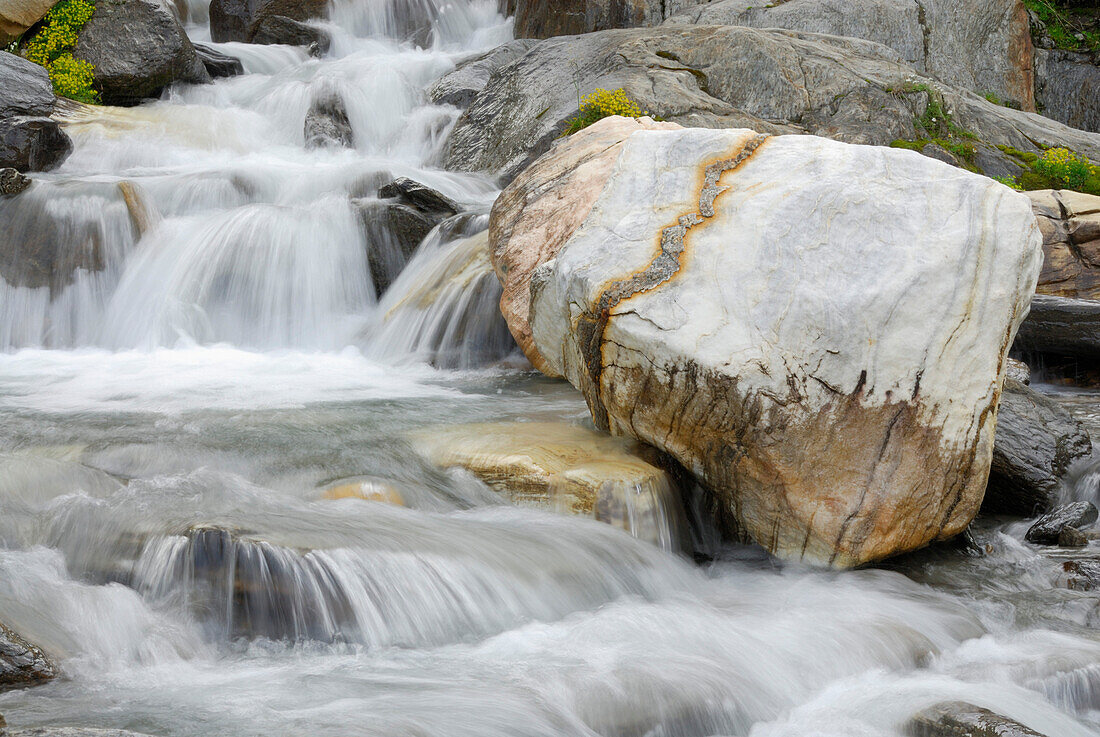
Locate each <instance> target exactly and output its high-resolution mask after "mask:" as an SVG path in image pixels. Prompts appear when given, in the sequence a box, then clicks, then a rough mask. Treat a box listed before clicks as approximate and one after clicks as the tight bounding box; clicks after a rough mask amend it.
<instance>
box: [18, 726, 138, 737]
mask: <svg viewBox="0 0 1100 737" xmlns="http://www.w3.org/2000/svg"><path fill="white" fill-rule="evenodd" d="M4 737H150V735H148V734H145V733H144V732H130V731H128V730H125V729H99V728H96V727H32V728H30V729H9V730H8V731H7V732H5V733H4Z"/></svg>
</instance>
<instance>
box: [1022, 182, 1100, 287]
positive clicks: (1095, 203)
mask: <svg viewBox="0 0 1100 737" xmlns="http://www.w3.org/2000/svg"><path fill="white" fill-rule="evenodd" d="M1027 196H1028V197H1030V198H1031V203H1032V209H1033V210H1034V212H1035V217H1036V219H1038V221H1039V230H1040V231H1042V234H1043V255H1044V260H1043V270H1042V271H1041V272H1040V273H1039V286H1038V287H1036V291H1037V292H1038V293H1039V294H1048V295H1051V296H1054V297H1070V298H1073V299H1100V197H1097V196H1096V195H1090V194H1084V193H1082V192H1070V191H1067V190H1051V189H1042V190H1037V191H1034V192H1027Z"/></svg>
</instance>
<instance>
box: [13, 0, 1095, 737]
mask: <svg viewBox="0 0 1100 737" xmlns="http://www.w3.org/2000/svg"><path fill="white" fill-rule="evenodd" d="M181 7H183V9H184V11H185V14H186V17H187V19H188V20H189V22H190V24H191V25H190V28H189V31H190V33H191V34H192V37H193V38H195V39H196V40H200V41H203V40H206V39H208V38H209V33H208V30H207V29H206V28H205V23H206V17H207V9H206V6H205V3H204V2H202V0H192V1H191V2H189V3H184V4H181ZM495 8H496V2H495V0H447V1H446V2H441V1H439V0H386V1H384V2H363V1H361V0H360V1H359V2H351V1H350V0H349V1H347V2H345V1H344V0H341V1H340V2H338V3H337V5H336V6H335V7H334V9H333V12H332V14H331V20H330V21H328V22H325V23H323V24H322V25H323V27H324V28H325V29H326V30H327V31H328V32H329V33H330V34H331V35H332V37H333V44H332V48H331V50H330V52H329V53H328V55H326V56H325V57H324V58H322V59H315V58H312V57H310V56H308V55H307V54H306V53H305V52H304V51H302V50H300V49H296V48H290V47H285V46H251V45H246V44H236V43H226V44H213V45H214V46H215V47H216V48H218V49H219V50H221V51H224V52H225V53H228V54H232V55H235V56H237V57H239V58H241V59H242V62H243V65H244V68H245V70H246V74H244V75H242V76H240V77H236V78H232V79H224V80H219V81H217V82H216V83H214V84H212V85H205V86H196V87H180V88H174V89H172V90H170V91H169V93H168V94H167V95H166V96H165V98H164V99H163V100H161V101H158V102H152V103H148V104H146V105H143V106H141V107H139V108H133V109H126V110H122V109H111V108H101V109H94V110H79V111H73V112H70V113H69V120H70V122H69V125H68V128H69V131H70V133H71V134H72V136H73V138H74V140H75V141H76V151H75V153H74V154H73V156H72V157H71V158H70V159H69V160H68V161H67V162H66V163H65V165H64V166H63V167H61V168H60V169H59V170H57V171H55V172H51V173H49V174H44V175H36V177H35V180H36V181H35V185H34V187H33V188H32V189H30V190H29V191H28V192H27V193H25V194H24V195H22V196H20V197H18V198H14V199H10V200H5V201H2V202H0V222H3V223H4V226H5V235H4V236H3V238H5V239H6V241H7V242H6V243H5V248H6V249H7V251H8V252H11V251H12V249H13V248H15V249H23V251H24V252H25V251H28V250H29V251H31V252H33V253H45V254H46V255H47V256H48V257H49V258H51V259H53V262H54V263H55V264H56V266H57V269H56V270H57V273H54V274H45V275H43V274H34V273H31V274H20V275H18V276H17V277H14V276H12V270H13V269H14V268H15V267H14V265H13V264H12V263H9V262H4V261H2V260H0V270H4V269H7V270H6V271H4V276H5V277H6V279H5V281H3V283H0V348H2V349H3V350H4V351H5V353H3V354H2V355H0V621H3V622H5V623H7V624H8V625H10V626H12V627H14V628H15V629H17V630H18V631H20V632H22V633H23V634H24V635H25V636H26V637H28V638H29V639H32V640H33V641H35V642H37V643H39V644H41V645H42V646H43V647H44V648H46V649H47V650H48V651H49V652H50V653H51V654H53V655H55V656H56V657H57V658H58V659H59V661H60V664H61V668H62V670H63V672H64V678H62V679H60V680H58V681H55V682H53V683H50V684H48V685H45V686H40V687H37V688H34V689H29V690H25V691H15V692H8V693H4V694H2V695H0V712H2V713H3V714H4V716H5V717H6V719H7V721H8V723H9V724H11V725H12V726H15V727H29V726H46V725H78V726H97V727H118V728H127V729H133V730H138V731H144V732H148V733H150V734H154V735H164V736H166V737H168V736H171V737H175V736H180V737H184V736H190V735H195V736H199V735H203V736H206V735H210V736H213V735H225V734H232V735H239V736H248V735H291V734H299V733H303V732H307V733H309V734H314V735H319V736H321V737H324V736H331V737H345V736H346V735H349V734H355V735H359V734H361V735H387V736H390V737H392V736H395V735H447V736H448V737H451V736H461V735H471V736H474V735H476V736H477V737H488V736H491V735H509V736H510V737H516V736H517V735H614V736H616V737H619V736H621V737H634V736H638V737H641V736H642V735H658V736H660V735H669V736H671V735H680V736H683V737H695V736H699V737H701V736H702V735H712V734H725V735H752V736H753V737H765V736H768V737H772V736H776V737H778V736H780V735H783V736H794V735H798V736H808V735H836V736H837V737H840V736H841V735H843V736H844V737H863V736H865V735H866V736H871V735H874V736H886V735H898V734H900V733H901V732H900V730H901V729H902V725H903V724H904V723H905V722H906V721H907V720H908V719H909V717H910V716H911V715H912V714H914V713H915V712H917V711H919V710H920V709H922V708H925V707H927V706H930V705H933V704H936V703H939V702H942V701H945V700H957V699H961V700H965V701H969V702H972V703H974V704H977V705H980V706H984V707H988V708H990V709H993V710H995V711H997V712H999V713H1001V714H1004V715H1006V716H1008V717H1011V718H1014V719H1018V720H1020V721H1022V722H1024V723H1026V724H1027V725H1029V726H1031V727H1033V728H1035V729H1037V730H1039V731H1040V732H1043V733H1045V734H1046V735H1048V736H1049V737H1074V736H1076V735H1094V734H1097V732H1098V730H1100V637H1098V635H1097V631H1098V630H1097V627H1098V626H1100V596H1098V595H1097V593H1096V592H1094V591H1088V590H1081V587H1076V588H1071V587H1070V586H1069V585H1068V582H1067V580H1066V574H1065V572H1064V570H1063V563H1064V562H1065V560H1063V558H1064V555H1063V556H1062V557H1059V554H1056V553H1051V552H1049V551H1048V552H1041V551H1038V550H1036V549H1035V548H1033V547H1032V546H1028V545H1026V544H1024V543H1023V542H1022V536H1023V528H1022V526H1021V525H1022V523H1019V522H1016V523H996V522H983V523H982V525H981V526H980V527H979V528H978V529H977V530H976V533H975V534H976V538H977V541H978V544H979V545H980V546H981V547H982V548H983V550H984V551H985V552H984V554H982V555H974V554H968V553H965V552H960V551H955V550H951V551H943V550H940V551H931V552H926V553H922V554H918V555H915V556H911V557H909V558H907V559H905V560H902V561H899V562H895V563H893V564H891V565H890V566H888V567H884V568H882V569H879V570H866V571H857V572H849V573H843V574H836V573H822V572H814V571H810V570H805V569H802V568H799V567H796V566H781V565H778V564H776V563H775V562H773V561H771V560H769V559H768V558H767V557H766V556H765V555H764V554H762V553H761V552H760V551H758V550H756V549H754V548H725V549H721V550H717V555H716V556H714V555H712V556H707V557H705V558H703V557H701V558H700V559H701V560H704V559H705V561H706V562H704V563H702V564H697V563H696V562H695V561H693V560H692V559H690V558H688V557H685V556H682V555H680V554H677V553H673V552H670V551H669V550H663V549H661V548H659V547H657V546H654V545H651V544H648V543H645V542H642V541H639V540H636V539H634V538H632V537H631V536H629V535H628V534H626V533H624V532H622V531H620V530H618V529H615V528H613V527H612V526H610V525H604V524H600V523H598V522H595V521H592V520H587V519H580V518H576V517H568V516H564V515H557V514H553V513H551V512H546V511H538V510H532V509H524V508H518V507H514V506H511V505H508V504H506V503H504V502H503V501H502V499H501V497H500V496H499V495H497V494H496V493H495V492H493V491H491V490H490V489H489V488H488V487H486V486H484V485H483V484H481V483H480V482H479V481H477V480H476V479H475V478H474V477H472V476H470V475H468V474H466V473H464V472H460V471H454V470H451V471H446V470H440V469H438V468H435V467H433V466H431V465H430V464H429V463H428V462H427V461H426V460H425V459H424V456H423V455H422V454H421V453H420V452H419V451H418V449H417V447H416V445H415V443H414V442H412V440H411V438H412V437H414V436H415V435H416V434H417V433H422V432H424V431H425V428H430V427H432V426H435V425H443V424H451V423H467V422H489V421H492V422H500V421H551V422H554V421H556V422H567V423H575V424H583V423H585V422H586V417H587V412H586V409H585V407H584V403H583V401H582V400H581V398H580V397H579V396H578V395H577V394H576V393H575V392H574V391H572V390H571V389H570V388H569V387H568V386H567V385H565V384H563V383H561V382H555V381H550V380H548V379H544V378H540V377H537V376H535V375H534V374H533V373H531V372H529V371H524V370H522V369H521V368H517V367H516V366H517V364H518V363H520V360H521V359H518V357H517V356H516V355H515V349H514V345H513V344H512V343H511V341H510V339H509V337H508V334H507V331H506V328H505V327H504V326H503V323H502V322H501V320H500V317H499V314H498V312H497V309H496V302H497V300H498V299H499V287H498V286H497V284H496V281H495V279H494V277H493V275H492V273H491V269H490V267H489V264H488V261H487V255H486V239H485V235H484V229H485V227H486V217H485V214H484V213H485V212H486V211H487V208H488V206H489V205H490V203H491V202H492V200H493V197H494V196H495V194H496V189H495V185H494V184H493V182H492V181H491V180H489V179H488V178H484V177H477V176H469V175H457V174H453V173H448V172H444V171H441V170H439V169H438V168H437V167H436V163H437V161H438V158H439V153H440V147H441V145H442V142H443V140H444V138H445V134H446V131H447V129H448V127H449V126H450V125H451V124H452V123H453V121H454V120H455V118H456V116H457V115H458V111H456V110H454V109H452V108H448V107H440V106H434V105H431V104H429V103H428V102H427V99H426V95H425V93H424V90H425V88H426V87H427V86H428V85H429V84H430V83H431V82H432V81H433V80H434V79H436V78H437V77H439V76H440V75H441V74H443V73H445V72H446V71H448V70H449V69H451V68H453V66H454V64H455V63H456V62H457V61H459V60H460V59H462V58H463V57H465V56H468V55H470V54H473V53H476V52H478V51H479V50H485V49H488V48H491V47H492V46H494V45H496V44H498V43H500V42H502V41H504V40H507V39H508V38H509V37H510V28H509V25H508V23H507V22H506V21H505V20H504V19H503V18H502V17H500V16H499V15H497V13H496V11H495ZM410 38H411V39H415V40H416V41H418V42H419V43H420V46H417V45H414V44H413V43H411V42H409V41H408V40H407V39H410ZM322 90H326V91H333V90H334V91H335V92H336V93H338V94H339V95H340V96H341V97H342V99H343V100H344V101H345V103H346V106H347V110H348V116H349V119H350V122H351V124H352V128H353V129H354V133H355V141H356V148H355V150H342V149H318V150H308V151H307V150H306V149H305V147H304V136H303V120H304V117H305V115H306V111H307V109H308V107H309V105H310V101H311V99H313V95H314V94H315V93H317V92H319V91H322ZM395 176H409V177H412V178H414V179H416V180H418V181H421V182H424V183H425V184H428V185H429V186H432V187H434V188H437V189H439V190H440V191H442V192H443V193H444V194H446V195H448V196H449V197H451V198H453V199H455V200H456V201H458V202H459V203H461V204H462V206H463V207H464V208H465V209H467V210H469V211H471V212H473V213H475V214H474V215H473V216H463V217H462V218H460V219H458V220H456V221H454V222H451V223H447V224H444V226H441V227H440V228H439V229H438V230H437V231H436V232H434V233H433V234H432V235H430V236H429V237H428V239H427V240H426V241H425V242H424V243H423V244H422V245H421V247H420V249H419V251H418V252H417V254H416V255H415V256H414V257H413V259H412V260H411V262H410V263H409V264H408V266H407V267H406V268H405V270H404V271H403V272H402V273H401V275H400V276H399V278H398V279H397V281H396V282H395V283H394V285H393V286H392V287H391V288H390V289H389V291H387V292H386V294H385V295H383V296H382V297H381V298H379V296H378V295H376V294H374V292H373V288H372V287H371V283H372V282H371V278H370V273H369V269H370V266H369V263H370V261H369V259H368V258H367V254H368V252H369V251H370V250H371V249H378V248H383V247H387V246H386V244H384V243H381V242H375V241H376V240H377V239H378V238H380V237H381V236H379V235H378V233H377V232H375V231H374V230H372V229H371V228H369V227H367V228H364V226H363V224H362V223H361V219H360V217H359V215H358V214H357V211H356V210H355V208H354V206H353V205H352V203H351V200H352V199H356V198H364V197H366V198H368V199H369V198H371V197H373V196H374V194H375V192H374V191H373V189H372V188H377V185H378V182H379V181H385V180H386V179H387V178H391V177H395ZM34 249H40V250H38V251H35V250H34ZM41 249H45V250H44V251H43V250H41ZM58 273H59V274H61V276H58ZM1067 401H1069V402H1070V403H1071V404H1073V403H1074V402H1076V404H1075V405H1074V406H1076V407H1078V409H1079V411H1080V412H1081V413H1083V414H1086V415H1087V414H1089V412H1091V411H1092V408H1094V407H1095V406H1096V401H1097V397H1096V396H1095V395H1091V394H1090V395H1073V396H1072V397H1068V398H1067ZM1094 424H1097V425H1098V426H1097V427H1096V429H1095V432H1097V433H1100V423H1094ZM1097 478H1100V474H1098V473H1097V472H1096V471H1095V469H1092V468H1082V469H1080V470H1079V473H1078V477H1077V484H1076V486H1075V487H1074V488H1072V489H1068V490H1067V495H1068V496H1081V497H1092V498H1094V499H1095V498H1096V497H1097V496H1100V492H1098V486H1100V485H1098V484H1097ZM349 484H350V485H349ZM336 488H344V489H346V488H359V489H374V490H376V491H377V493H378V494H379V495H381V498H383V499H384V500H385V501H390V502H393V501H395V500H397V501H398V502H399V503H396V504H395V503H383V502H380V501H367V500H364V499H358V498H354V496H353V495H351V496H349V495H347V494H342V493H329V492H330V491H331V490H333V489H336ZM372 493H373V492H372ZM341 497H345V498H341ZM701 533H702V534H701ZM705 533H706V531H705V530H703V531H700V530H696V540H697V542H698V541H699V540H703V539H707V538H706V534H705ZM665 547H666V548H669V547H675V546H668V545H666V546H665ZM705 547H706V548H707V550H706V552H708V553H712V554H713V553H715V552H716V551H715V549H714V548H713V543H710V544H708V545H707V546H705ZM1098 553H1100V549H1098V547H1097V543H1095V542H1094V543H1092V546H1091V547H1090V548H1089V549H1087V550H1085V551H1082V552H1080V553H1077V554H1075V555H1076V556H1077V557H1078V558H1080V557H1081V556H1084V557H1086V558H1091V559H1096V558H1098V557H1100V556H1098Z"/></svg>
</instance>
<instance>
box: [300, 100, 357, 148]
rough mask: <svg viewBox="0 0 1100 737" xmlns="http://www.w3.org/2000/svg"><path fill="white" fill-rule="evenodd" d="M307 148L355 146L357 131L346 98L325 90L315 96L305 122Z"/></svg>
mask: <svg viewBox="0 0 1100 737" xmlns="http://www.w3.org/2000/svg"><path fill="white" fill-rule="evenodd" d="M305 139H306V148H323V147H335V148H339V147H343V148H355V132H354V131H353V130H352V128H351V121H350V120H349V119H348V109H347V106H346V105H345V104H344V98H342V97H340V95H339V94H338V93H336V92H335V91H333V90H325V91H322V92H321V93H319V94H318V95H316V96H315V97H314V98H313V104H311V105H310V108H309V112H308V113H306V122H305Z"/></svg>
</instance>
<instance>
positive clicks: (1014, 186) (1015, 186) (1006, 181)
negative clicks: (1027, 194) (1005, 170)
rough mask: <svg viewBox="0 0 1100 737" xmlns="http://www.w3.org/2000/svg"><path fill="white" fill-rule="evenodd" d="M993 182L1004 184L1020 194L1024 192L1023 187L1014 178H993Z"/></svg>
mask: <svg viewBox="0 0 1100 737" xmlns="http://www.w3.org/2000/svg"><path fill="white" fill-rule="evenodd" d="M993 181H995V182H1000V183H1001V184H1003V185H1004V186H1006V187H1011V188H1012V189H1014V190H1016V191H1017V192H1020V191H1022V190H1023V187H1021V186H1020V183H1019V182H1017V181H1016V180H1015V179H1013V178H1012V177H993Z"/></svg>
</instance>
